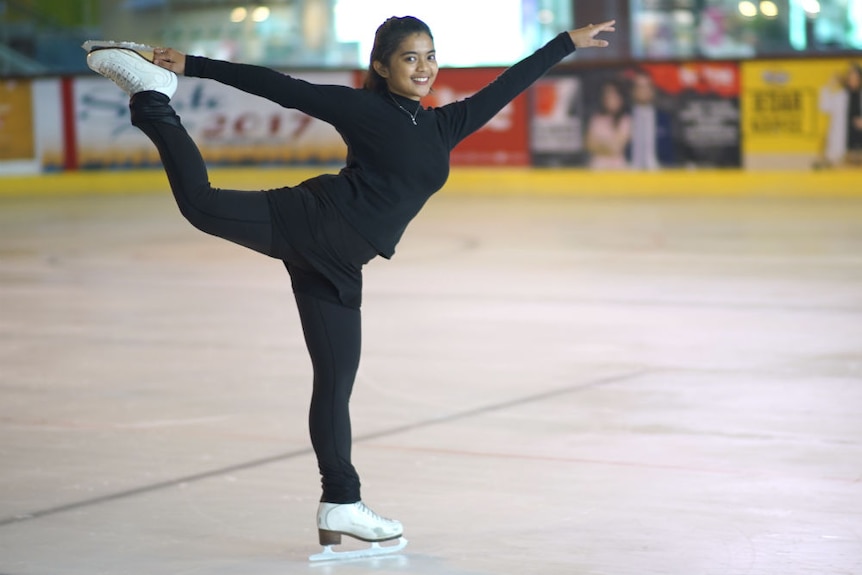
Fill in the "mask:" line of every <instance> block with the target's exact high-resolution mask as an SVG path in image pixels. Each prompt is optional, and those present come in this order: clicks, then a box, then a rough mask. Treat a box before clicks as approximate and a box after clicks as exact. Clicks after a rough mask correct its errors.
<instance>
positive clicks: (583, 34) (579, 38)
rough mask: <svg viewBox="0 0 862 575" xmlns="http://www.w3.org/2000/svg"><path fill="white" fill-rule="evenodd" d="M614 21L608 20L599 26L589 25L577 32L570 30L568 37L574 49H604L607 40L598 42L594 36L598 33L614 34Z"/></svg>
mask: <svg viewBox="0 0 862 575" xmlns="http://www.w3.org/2000/svg"><path fill="white" fill-rule="evenodd" d="M616 23H617V21H616V20H608V21H607V22H602V23H601V24H590V25H589V26H585V27H583V28H578V29H577V30H571V31H570V32H569V36H571V38H572V42H574V44H575V47H576V48H604V47H606V46H607V45H608V41H607V40H598V39H596V35H597V34H599V33H600V32H615V31H616V28H614V24H616Z"/></svg>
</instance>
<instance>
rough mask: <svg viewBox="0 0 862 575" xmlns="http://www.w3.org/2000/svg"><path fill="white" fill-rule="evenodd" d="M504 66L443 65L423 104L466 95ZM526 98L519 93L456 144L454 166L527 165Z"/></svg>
mask: <svg viewBox="0 0 862 575" xmlns="http://www.w3.org/2000/svg"><path fill="white" fill-rule="evenodd" d="M502 72H503V69H495V68H476V69H461V68H444V69H441V70H440V73H439V75H438V76H437V80H436V81H435V83H434V91H433V92H432V93H431V94H430V95H429V96H428V97H427V98H423V99H422V105H423V106H426V107H435V106H443V105H445V104H448V103H450V102H454V101H456V100H463V99H464V98H468V97H470V96H472V95H473V94H475V93H476V92H478V91H479V90H481V89H482V88H484V87H485V86H486V85H488V84H490V83H491V82H493V81H494V80H495V79H496V78H497V76H499V75H500V74H501V73H502ZM527 112H528V110H527V100H526V96H524V95H521V96H519V97H517V98H515V99H514V100H513V101H512V102H510V103H509V104H508V105H507V106H505V107H504V108H503V109H502V110H500V112H499V113H497V115H496V116H494V117H493V118H491V120H490V121H489V122H488V123H487V124H485V125H484V126H483V127H482V128H481V129H479V130H478V131H476V132H475V133H473V134H472V135H471V136H468V137H467V138H466V139H465V140H464V141H463V142H461V143H460V144H458V145H457V146H456V147H455V149H454V150H453V151H452V154H451V156H450V157H451V162H452V165H453V166H464V165H467V166H494V165H503V166H527V165H529V163H530V154H529V150H528V147H527Z"/></svg>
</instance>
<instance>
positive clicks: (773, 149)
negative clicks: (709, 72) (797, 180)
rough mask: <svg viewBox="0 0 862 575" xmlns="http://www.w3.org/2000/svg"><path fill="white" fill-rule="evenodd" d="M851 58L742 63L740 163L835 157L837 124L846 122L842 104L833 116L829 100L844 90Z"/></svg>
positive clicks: (818, 161)
mask: <svg viewBox="0 0 862 575" xmlns="http://www.w3.org/2000/svg"><path fill="white" fill-rule="evenodd" d="M851 64H852V61H851V60H846V59H844V60H837V59H823V60H819V59H818V60H780V61H755V62H744V63H742V98H741V100H742V102H741V106H742V114H741V116H742V144H743V148H742V151H743V158H744V163H745V165H746V166H747V167H754V168H758V167H761V168H787V167H790V168H792V167H797V168H798V167H805V168H811V167H819V166H821V165H827V164H829V165H832V164H836V163H839V160H838V159H837V158H838V156H839V155H841V154H840V153H839V152H840V150H839V152H835V151H834V150H835V148H836V146H835V144H836V142H838V141H839V140H840V139H841V138H842V137H843V135H844V134H845V133H846V127H845V126H842V125H839V124H842V123H843V124H846V119H844V116H846V110H844V111H843V115H841V119H839V118H838V115H840V114H837V112H836V111H835V109H834V108H835V106H834V105H833V104H832V102H833V101H834V100H835V96H836V95H839V96H840V95H841V93H842V92H845V91H846V80H845V79H846V77H847V75H848V73H849V72H848V71H849V70H850V68H851ZM845 99H846V98H845ZM838 143H840V142H838ZM844 152H845V154H846V150H845V151H844ZM830 155H831V156H834V158H833V159H832V160H829V156H830Z"/></svg>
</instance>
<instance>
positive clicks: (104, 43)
mask: <svg viewBox="0 0 862 575" xmlns="http://www.w3.org/2000/svg"><path fill="white" fill-rule="evenodd" d="M81 48H83V49H84V51H85V52H87V53H88V54H89V53H90V52H92V51H93V50H101V49H102V48H125V49H126V50H134V51H135V52H152V51H153V50H155V48H154V47H153V46H149V45H147V44H138V43H137V42H114V41H113V40H87V41H86V42H84V43H83V44H81Z"/></svg>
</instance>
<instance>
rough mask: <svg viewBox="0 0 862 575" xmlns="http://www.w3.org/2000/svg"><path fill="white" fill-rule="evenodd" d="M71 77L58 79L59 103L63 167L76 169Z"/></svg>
mask: <svg viewBox="0 0 862 575" xmlns="http://www.w3.org/2000/svg"><path fill="white" fill-rule="evenodd" d="M72 82H73V78H70V77H68V76H67V77H65V78H63V79H62V80H60V105H61V106H62V117H63V169H65V170H77V169H78V138H77V135H76V133H75V94H74V90H73V88H74V86H73V84H72Z"/></svg>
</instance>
